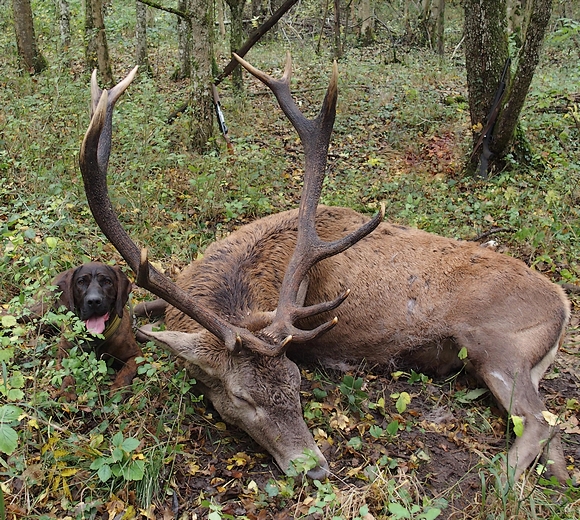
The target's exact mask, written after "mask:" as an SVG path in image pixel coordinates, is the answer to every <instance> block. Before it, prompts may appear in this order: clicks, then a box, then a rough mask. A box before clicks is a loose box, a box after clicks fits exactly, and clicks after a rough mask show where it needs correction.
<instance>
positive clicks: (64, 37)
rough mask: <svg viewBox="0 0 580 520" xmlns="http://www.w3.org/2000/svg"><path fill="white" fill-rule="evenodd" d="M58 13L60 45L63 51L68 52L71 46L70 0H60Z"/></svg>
mask: <svg viewBox="0 0 580 520" xmlns="http://www.w3.org/2000/svg"><path fill="white" fill-rule="evenodd" d="M58 13H59V14H58V25H59V30H60V46H61V50H62V51H63V52H67V51H68V49H69V47H70V8H69V5H68V0H58Z"/></svg>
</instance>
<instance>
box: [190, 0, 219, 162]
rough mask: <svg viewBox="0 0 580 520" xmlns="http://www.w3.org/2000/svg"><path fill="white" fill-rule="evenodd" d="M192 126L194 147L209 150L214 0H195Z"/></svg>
mask: <svg viewBox="0 0 580 520" xmlns="http://www.w3.org/2000/svg"><path fill="white" fill-rule="evenodd" d="M190 7H191V9H190V10H189V13H190V15H191V18H190V21H191V30H192V35H193V38H192V53H191V103H190V109H191V118H190V122H191V127H190V144H191V148H192V150H194V151H196V152H203V151H205V150H206V148H207V145H208V142H209V140H210V138H211V137H212V136H213V98H212V93H211V88H210V86H211V84H212V73H211V71H212V59H213V33H212V29H213V22H214V18H215V17H214V13H213V0H191V4H190Z"/></svg>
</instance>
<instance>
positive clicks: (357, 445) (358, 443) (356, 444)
mask: <svg viewBox="0 0 580 520" xmlns="http://www.w3.org/2000/svg"><path fill="white" fill-rule="evenodd" d="M347 444H348V445H349V446H350V447H351V448H354V449H355V450H360V449H361V448H362V445H363V443H362V440H361V438H360V437H353V438H352V439H349V441H348V443H347Z"/></svg>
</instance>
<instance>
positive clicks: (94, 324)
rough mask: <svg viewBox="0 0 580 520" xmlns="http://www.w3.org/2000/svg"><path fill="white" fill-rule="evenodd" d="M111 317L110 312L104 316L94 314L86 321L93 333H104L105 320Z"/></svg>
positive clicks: (88, 328)
mask: <svg viewBox="0 0 580 520" xmlns="http://www.w3.org/2000/svg"><path fill="white" fill-rule="evenodd" d="M108 319H109V313H108V312H107V314H105V315H104V316H93V317H92V318H89V319H88V320H86V321H85V326H86V327H87V330H88V331H89V332H92V333H93V334H102V333H103V331H104V330H105V322H106V321H107V320H108Z"/></svg>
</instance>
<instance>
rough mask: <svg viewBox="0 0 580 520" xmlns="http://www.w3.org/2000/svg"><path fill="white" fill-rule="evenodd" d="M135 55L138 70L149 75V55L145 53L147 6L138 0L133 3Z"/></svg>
mask: <svg viewBox="0 0 580 520" xmlns="http://www.w3.org/2000/svg"><path fill="white" fill-rule="evenodd" d="M135 15H136V24H135V54H136V59H137V65H139V68H140V69H141V70H142V71H143V72H145V73H146V74H149V73H150V72H151V70H150V68H149V54H148V52H147V6H146V5H145V4H143V3H141V2H139V1H138V0H137V1H136V2H135Z"/></svg>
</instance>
